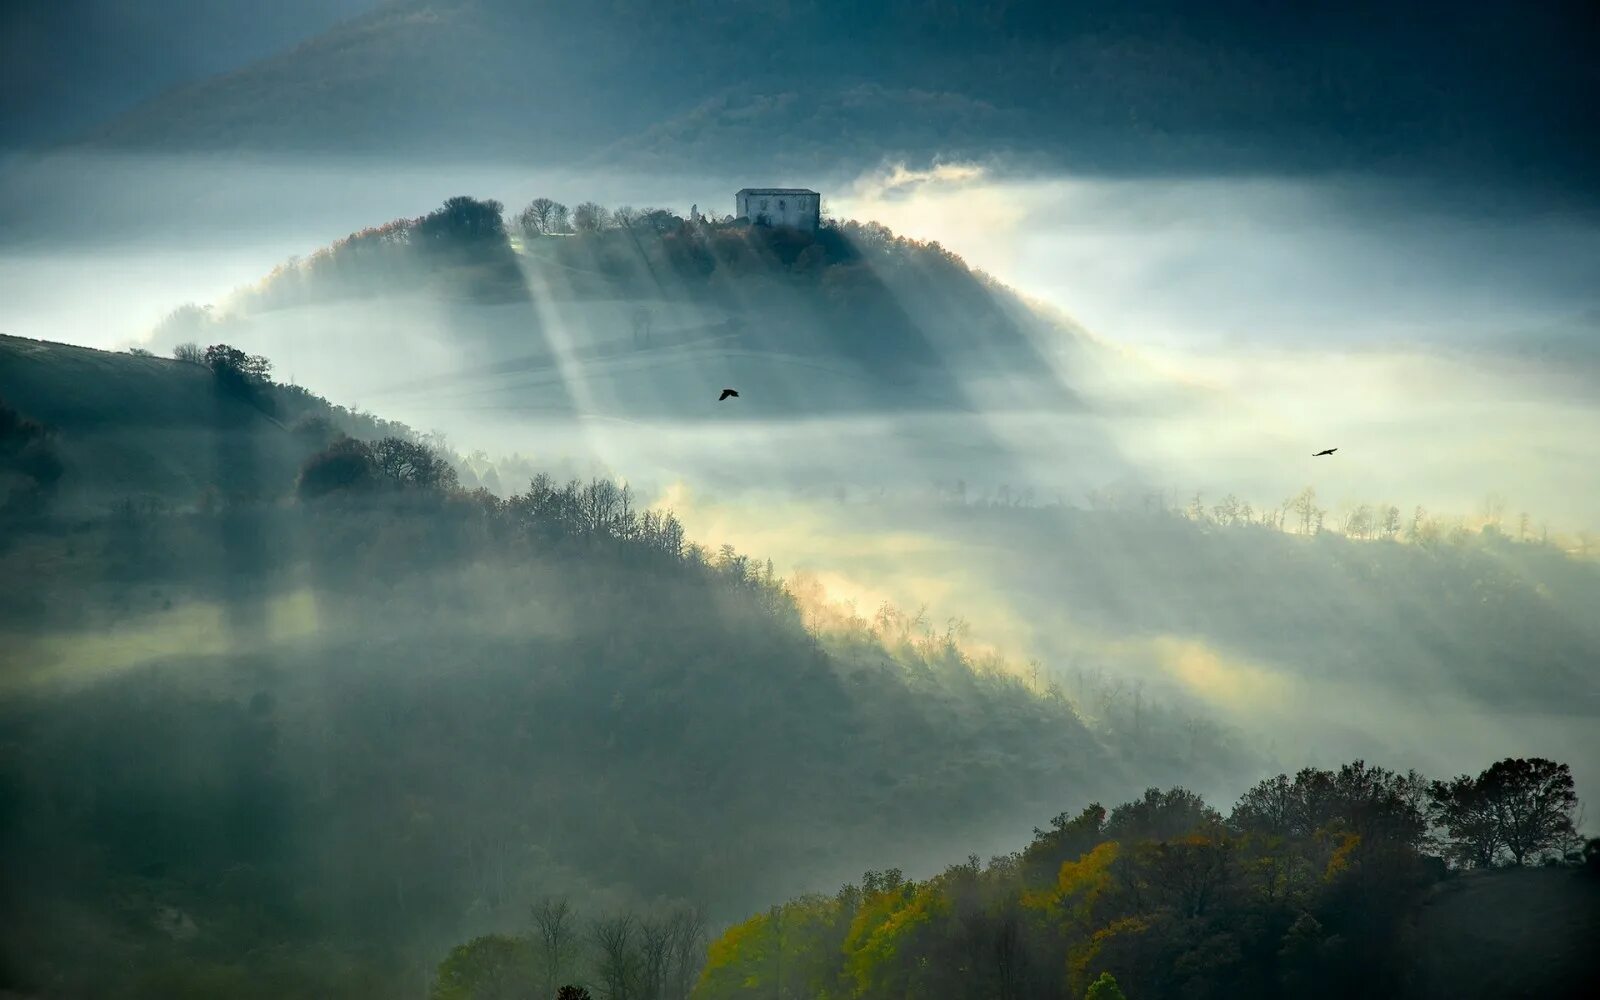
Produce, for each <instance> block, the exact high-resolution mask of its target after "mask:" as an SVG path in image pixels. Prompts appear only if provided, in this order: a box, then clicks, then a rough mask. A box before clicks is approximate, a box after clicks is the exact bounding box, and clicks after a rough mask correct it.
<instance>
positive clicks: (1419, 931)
mask: <svg viewBox="0 0 1600 1000" xmlns="http://www.w3.org/2000/svg"><path fill="white" fill-rule="evenodd" d="M1577 810H1578V805H1577V801H1576V798H1575V796H1574V794H1573V791H1572V777H1571V773H1570V771H1569V770H1568V768H1567V767H1566V765H1564V764H1558V763H1556V762H1553V761H1548V760H1542V759H1532V760H1522V759H1507V760H1502V761H1500V762H1498V763H1496V764H1494V765H1492V766H1491V767H1489V768H1488V769H1486V770H1485V771H1484V772H1483V773H1481V774H1478V775H1476V776H1469V775H1462V776H1460V777H1459V778H1456V779H1454V780H1452V781H1431V782H1430V781H1427V780H1426V779H1424V778H1422V777H1421V776H1420V775H1418V774H1416V773H1415V772H1410V773H1404V774H1401V773H1396V772H1394V771H1389V770H1386V769H1384V768H1382V767H1375V766H1372V765H1369V764H1367V763H1365V762H1363V761H1356V762H1354V763H1351V764H1347V765H1345V766H1343V767H1340V768H1338V769H1337V770H1321V769H1317V768H1305V769H1303V770H1300V771H1299V772H1297V773H1295V774H1294V775H1292V776H1290V775H1287V774H1280V775H1277V776H1276V777H1273V778H1269V779H1267V780H1265V781H1262V782H1260V783H1258V784H1256V785H1255V786H1254V787H1252V788H1250V789H1249V790H1248V791H1246V792H1245V793H1244V794H1243V795H1242V796H1241V797H1240V799H1239V801H1238V802H1237V804H1235V805H1234V807H1233V809H1232V811H1231V812H1230V813H1229V815H1228V816H1226V817H1224V816H1222V815H1221V814H1220V813H1218V812H1217V811H1216V810H1214V809H1213V808H1211V807H1210V806H1209V805H1207V804H1206V803H1205V801H1204V800H1203V799H1202V798H1200V797H1199V796H1197V795H1195V794H1193V793H1192V792H1189V791H1187V790H1186V789H1183V788H1172V789H1167V790H1160V789H1155V788H1151V789H1149V790H1147V791H1146V792H1145V794H1144V795H1143V796H1142V797H1141V798H1138V799H1135V800H1133V801H1130V802H1125V803H1123V804H1121V805H1118V806H1116V807H1114V808H1112V809H1111V810H1109V811H1108V810H1106V809H1105V808H1104V807H1102V806H1101V805H1100V804H1099V803H1091V804H1090V805H1088V806H1086V807H1084V808H1083V809H1082V810H1081V811H1080V812H1078V813H1076V814H1071V813H1062V814H1061V815H1059V816H1057V817H1056V818H1055V819H1053V820H1052V821H1051V823H1050V825H1049V827H1048V828H1047V829H1043V830H1036V831H1035V836H1034V839H1033V842H1032V843H1030V844H1029V845H1028V846H1027V847H1026V848H1025V849H1023V850H1022V851H1019V852H1016V853H1012V854H1008V855H1004V856H1000V857H995V858H992V859H991V860H990V861H989V862H988V863H987V864H982V863H980V862H979V859H978V858H977V857H976V856H973V857H970V858H969V859H968V860H967V862H966V863H965V864H958V865H952V866H950V867H949V868H947V869H946V870H945V871H944V872H943V873H942V874H940V875H936V876H934V877H932V878H929V879H925V880H921V881H917V880H913V879H907V878H905V877H904V875H903V874H902V872H901V871H899V870H898V869H891V870H888V871H870V872H868V873H867V874H866V875H865V876H863V877H862V879H861V880H860V881H859V882H857V883H851V884H847V885H845V886H844V887H843V888H841V889H840V890H839V891H838V892H837V893H834V894H832V895H808V896H802V897H799V898H797V899H794V900H791V901H789V902H787V903H783V904H781V905H778V906H773V907H772V908H771V909H770V910H768V911H767V912H765V913H761V914H758V915H756V916H754V917H751V918H750V919H748V920H746V921H745V922H743V923H740V924H737V925H735V926H733V927H731V928H729V929H728V930H727V931H726V932H724V933H723V935H722V936H721V937H720V938H719V939H718V940H717V941H715V942H714V943H713V944H712V946H711V950H710V957H709V960H708V963H707V966H706V969H705V971H704V974H703V975H702V978H701V980H700V984H699V987H698V989H697V990H696V991H695V994H694V995H695V997H696V998H700V1000H716V998H721V997H738V996H749V995H756V996H774V997H789V996H793V997H861V998H870V997H902V996H937V997H974V998H977V997H998V998H1009V997H1019V998H1020V997H1044V996H1049V997H1073V998H1076V997H1086V998H1088V1000H1108V998H1112V997H1129V998H1162V997H1193V998H1204V997H1256V996H1261V997H1276V996H1295V997H1349V996H1387V997H1403V996H1430V997H1431V996H1440V997H1443V996H1461V995H1464V992H1463V991H1471V994H1472V995H1516V996H1551V997H1554V996H1563V997H1564V996H1573V997H1576V996H1581V995H1584V992H1583V991H1584V990H1585V989H1586V988H1592V987H1593V986H1594V985H1596V984H1597V982H1600V969H1597V968H1596V966H1595V963H1594V961H1593V955H1592V954H1590V953H1589V951H1590V942H1591V941H1592V938H1593V935H1594V933H1595V932H1596V930H1597V929H1600V840H1591V841H1589V842H1588V843H1587V845H1584V844H1583V842H1582V841H1581V839H1580V838H1579V837H1577V835H1576V833H1575V830H1574V826H1573V817H1574V815H1576V813H1577ZM1540 864H1543V865H1545V866H1547V871H1545V872H1530V871H1527V870H1526V869H1527V868H1528V867H1529V866H1535V865H1540ZM1508 868H1509V870H1508ZM1486 880H1487V881H1486ZM1490 884H1494V885H1498V886H1501V887H1507V886H1516V887H1517V888H1519V889H1523V888H1530V889H1532V891H1533V893H1534V895H1535V896H1539V897H1543V901H1544V902H1545V904H1546V906H1545V907H1543V908H1533V909H1531V911H1530V910H1524V911H1521V912H1498V913H1494V912H1487V913H1485V912H1480V913H1476V914H1474V913H1471V912H1470V909H1471V907H1472V906H1474V905H1475V904H1476V903H1477V902H1479V901H1480V900H1478V899H1475V898H1474V897H1473V895H1471V893H1472V891H1473V890H1476V889H1481V888H1482V887H1483V886H1485V885H1490ZM1463 892H1466V893H1468V895H1466V896H1462V895H1461V894H1462V893H1463ZM1501 901H1502V903H1504V902H1505V899H1504V897H1502V900H1501ZM1518 903H1519V904H1521V905H1522V906H1526V903H1527V899H1526V897H1524V898H1523V899H1521V900H1518ZM1552 903H1553V906H1554V908H1553V909H1551V908H1550V906H1551V904H1552ZM1463 907H1466V908H1467V909H1468V910H1469V912H1468V913H1467V914H1465V915H1464V916H1465V921H1466V923H1467V924H1469V925H1470V924H1473V923H1476V924H1477V925H1478V926H1477V928H1476V930H1477V934H1476V935H1475V936H1474V935H1469V934H1461V933H1460V928H1449V925H1448V923H1447V922H1446V920H1445V919H1444V918H1445V916H1448V917H1450V918H1460V917H1462V916H1463V914H1461V913H1459V912H1455V913H1452V912H1451V911H1452V910H1454V911H1459V910H1461V909H1462V908H1463ZM1533 913H1540V914H1541V915H1543V916H1545V917H1547V918H1554V920H1557V921H1560V923H1559V924H1552V925H1548V926H1544V927H1541V928H1538V929H1536V930H1533V929H1525V928H1522V927H1517V926H1515V925H1516V924H1517V922H1518V921H1519V920H1526V919H1528V918H1529V917H1531V916H1532V915H1533ZM1441 925H1442V926H1441ZM1446 928H1449V929H1453V930H1455V931H1456V935H1457V936H1455V937H1454V938H1452V937H1451V935H1450V934H1449V933H1442V932H1441V931H1443V930H1445V929H1446ZM1529 931H1531V934H1533V935H1539V936H1543V937H1544V938H1545V940H1546V946H1545V947H1544V948H1537V947H1536V948H1535V949H1533V950H1530V951H1523V950H1521V949H1524V948H1526V947H1527V942H1528V938H1529V936H1530V933H1529ZM1469 941H1470V942H1473V943H1472V944H1469V943H1468V942H1469ZM1472 947H1477V948H1479V949H1481V951H1480V953H1478V954H1476V955H1474V954H1471V953H1469V952H1468V949H1470V948H1472ZM1533 951H1537V952H1538V953H1539V954H1540V956H1541V958H1542V959H1543V960H1542V961H1534V960H1532V957H1531V956H1532V953H1533ZM1474 976H1478V977H1480V978H1476V979H1474V978H1473V977H1474ZM611 995H616V994H615V993H613V994H611ZM639 995H646V994H639Z"/></svg>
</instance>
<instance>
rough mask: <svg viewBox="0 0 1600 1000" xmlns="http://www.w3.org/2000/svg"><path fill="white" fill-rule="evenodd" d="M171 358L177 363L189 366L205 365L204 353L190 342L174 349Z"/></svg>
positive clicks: (197, 345) (198, 346)
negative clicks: (185, 363) (177, 361)
mask: <svg viewBox="0 0 1600 1000" xmlns="http://www.w3.org/2000/svg"><path fill="white" fill-rule="evenodd" d="M172 356H173V357H174V358H176V359H178V360H179V361H187V362H188V363H189V364H191V365H203V364H205V363H206V356H205V352H204V351H202V350H201V349H200V345H199V344H196V343H195V342H194V341H192V340H191V341H188V342H186V343H182V344H179V345H178V346H177V347H174V348H173V349H172Z"/></svg>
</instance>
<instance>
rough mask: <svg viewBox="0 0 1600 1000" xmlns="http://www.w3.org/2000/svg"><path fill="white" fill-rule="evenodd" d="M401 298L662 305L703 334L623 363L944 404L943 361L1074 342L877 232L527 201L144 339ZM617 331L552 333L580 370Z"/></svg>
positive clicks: (381, 238)
mask: <svg viewBox="0 0 1600 1000" xmlns="http://www.w3.org/2000/svg"><path fill="white" fill-rule="evenodd" d="M416 294H425V295H430V296H439V297H443V298H445V299H448V300H452V301H457V302H464V303H471V304H477V305H496V304H506V303H514V302H535V301H614V300H622V301H637V302H641V303H662V302H673V303H678V304H681V305H683V306H686V307H693V308H694V309H696V310H698V311H699V312H700V314H701V315H702V317H703V321H702V322H700V323H699V324H698V325H692V326H690V327H686V328H683V329H675V330H672V331H670V332H669V331H666V330H658V331H653V332H649V333H648V334H647V335H646V336H645V337H643V338H642V339H639V338H637V337H636V340H635V343H634V345H633V346H634V348H635V349H654V348H661V347H668V346H673V345H681V344H688V343H694V342H699V341H701V340H707V339H720V340H724V341H728V340H730V338H731V341H730V342H731V343H732V344H734V345H735V346H737V345H742V346H745V347H754V348H758V349H762V350H770V351H781V352H798V353H801V354H821V355H824V356H827V357H830V358H834V359H841V360H845V361H848V362H851V363H854V364H861V365H864V366H865V367H866V368H867V369H868V370H869V371H871V372H873V373H875V376H876V377H878V378H879V379H880V380H884V381H885V385H884V386H883V387H882V388H884V389H885V390H887V389H890V388H893V387H894V386H895V385H896V384H897V383H898V381H899V380H903V379H904V378H905V371H906V370H907V369H908V368H909V369H910V370H913V371H924V372H925V374H924V375H923V376H922V377H923V378H924V379H925V380H926V379H928V378H930V377H931V375H930V374H927V373H941V372H942V373H943V377H944V378H945V380H946V381H949V382H951V384H950V385H945V386H943V388H942V389H939V391H943V392H945V393H946V394H950V395H951V398H958V397H959V387H958V386H957V385H956V384H955V382H956V381H957V379H956V377H955V375H954V373H953V372H950V371H945V369H947V368H949V367H951V366H953V365H955V364H957V360H956V359H960V362H959V363H960V364H961V365H963V366H965V368H966V369H969V370H970V371H969V372H968V373H969V374H970V373H971V371H979V370H984V369H986V368H989V367H992V366H999V367H1001V368H1003V369H1004V370H1007V371H1013V372H1016V373H1018V374H1025V375H1026V376H1027V377H1028V378H1030V379H1040V377H1041V373H1042V372H1044V371H1045V370H1046V366H1045V365H1044V364H1043V362H1042V360H1041V358H1040V356H1039V353H1038V351H1039V348H1038V347H1037V346H1036V344H1035V340H1036V339H1037V338H1039V337H1041V336H1043V335H1044V333H1043V331H1045V330H1046V328H1047V327H1048V328H1049V329H1050V330H1052V331H1053V334H1052V336H1053V337H1054V338H1055V339H1057V340H1060V339H1062V338H1064V340H1065V342H1066V344H1067V346H1070V342H1071V341H1072V340H1073V334H1072V331H1070V330H1065V329H1064V328H1057V327H1055V326H1051V324H1049V323H1046V322H1044V321H1043V320H1041V319H1040V318H1039V317H1038V316H1036V315H1034V314H1033V313H1032V312H1030V310H1028V309H1027V307H1026V306H1024V305H1023V304H1022V303H1021V302H1020V300H1017V299H1016V298H1015V296H1014V295H1012V294H1011V293H1010V292H1009V291H1007V290H1005V289H1003V288H1002V287H1000V286H999V285H998V284H996V283H995V282H993V281H992V280H991V279H990V278H988V277H987V276H985V275H982V274H979V273H975V272H973V271H971V270H969V269H968V267H967V266H966V264H965V263H964V262H963V261H962V260H961V259H960V258H959V257H957V256H956V255H954V254H952V253H950V252H949V251H948V250H946V249H944V248H943V247H941V246H939V244H937V243H924V242H919V241H915V240H910V239H906V238H904V237H898V236H896V235H895V234H893V233H892V232H890V231H889V230H888V229H887V228H886V227H884V226H882V225H879V224H877V223H858V222H852V221H829V222H827V223H826V224H824V225H823V226H822V227H821V229H819V230H818V231H816V232H814V233H812V232H800V231H797V230H792V229H785V228H781V227H777V228H774V227H767V226H761V225H751V224H750V223H748V222H747V221H744V220H734V219H731V218H727V217H724V218H720V219H716V218H710V217H707V216H705V215H702V214H699V213H698V212H691V213H690V214H689V216H688V217H684V216H680V215H678V214H676V213H673V212H671V211H668V210H665V209H659V208H644V209H635V208H632V207H630V206H627V205H623V206H618V207H615V208H607V207H605V206H602V205H599V204H597V203H594V202H582V203H579V204H577V205H575V206H573V207H571V208H568V206H566V205H564V204H561V203H559V202H556V201H555V200H553V199H550V198H536V199H534V200H533V201H532V202H531V203H530V204H529V205H528V206H527V207H526V208H525V209H523V210H522V211H521V212H520V213H518V215H517V217H516V219H515V220H513V222H512V224H511V225H510V226H507V224H506V222H505V220H504V217H503V210H502V208H501V205H500V203H499V202H495V201H492V200H479V199H474V198H470V197H466V196H460V197H455V198H451V199H450V200H449V201H447V202H446V203H445V205H444V206H443V207H441V208H440V209H438V210H436V211H434V212H432V213H430V214H429V215H427V216H423V217H420V218H416V219H401V220H395V221H394V222H390V223H387V224H385V225H383V226H379V227H375V228H371V229H366V230H362V231H361V232H358V233H354V234H352V235H350V236H348V237H346V238H345V239H342V240H339V241H337V242H336V243H334V244H333V245H331V246H329V247H326V248H323V249H321V250H318V251H316V252H315V253H314V254H312V255H311V256H310V257H308V258H305V259H303V260H301V259H295V260H291V261H289V262H288V263H286V264H284V265H282V266H280V267H279V268H278V269H277V270H275V271H274V272H273V273H272V274H271V275H269V276H268V277H267V278H266V279H264V280H263V281H262V282H261V283H260V284H259V285H257V286H255V287H252V288H248V289H243V290H241V291H239V292H237V293H235V295H234V296H233V297H232V298H231V299H230V300H228V301H227V302H226V303H225V304H223V305H222V306H221V307H219V308H217V309H212V310H205V309H200V308H199V307H186V308H185V309H184V310H182V311H180V312H177V313H174V314H173V316H172V317H170V318H169V319H168V320H167V321H166V322H164V323H163V324H162V325H161V326H160V327H159V328H158V329H157V331H156V337H157V338H158V339H160V340H163V341H164V340H169V339H176V338H183V339H190V338H201V337H204V338H207V339H223V338H226V337H227V336H228V335H229V325H230V323H232V322H235V321H236V320H237V319H239V318H240V317H248V316H252V315H263V314H265V313H266V312H268V311H270V310H278V309H288V308H295V307H300V306H307V305H311V304H316V303H324V304H326V303H335V302H344V303H357V302H360V301H361V300H374V299H380V298H404V297H406V296H412V295H416ZM452 322H453V323H455V324H458V327H459V328H453V331H454V333H455V335H456V337H457V338H458V339H459V340H460V341H461V342H462V344H463V345H464V346H469V347H472V348H474V349H477V348H479V347H481V346H486V345H481V344H480V343H479V341H480V339H481V338H482V337H483V336H488V335H489V334H487V333H482V334H480V333H479V332H477V331H476V328H475V327H474V326H473V325H472V324H473V321H472V320H471V319H470V318H468V317H467V316H465V315H464V314H463V315H457V316H456V317H455V318H454V319H453V320H452ZM545 322H546V320H545V319H544V318H543V317H542V316H541V314H540V311H539V310H537V309H535V310H531V311H530V314H529V316H528V317H527V324H528V326H529V328H530V330H525V331H523V332H522V335H521V337H520V338H519V340H518V342H517V343H516V344H514V345H513V344H501V345H499V346H500V347H501V348H502V349H503V353H504V352H511V354H513V355H514V354H516V352H520V353H521V354H527V353H528V352H529V351H530V350H531V349H533V348H535V347H537V346H538V345H540V344H542V343H543V337H544V335H543V334H542V332H541V331H542V328H543V324H544V323H545ZM197 328H198V329H201V330H206V329H209V331H210V332H209V333H197V332H196V330H197ZM618 332H619V331H616V330H610V329H605V328H589V327H587V326H579V327H577V328H575V329H568V330H565V331H564V333H565V335H566V336H569V337H571V338H573V339H574V342H573V343H572V344H571V345H569V347H568V349H569V350H575V351H577V352H579V354H578V356H580V357H582V356H584V355H583V354H582V352H583V351H586V350H589V349H591V347H592V346H594V345H597V344H603V343H605V342H607V341H608V340H609V339H611V338H614V337H615V335H616V334H617V333H618ZM635 333H636V334H637V331H635ZM502 336H503V335H502ZM530 337H531V341H530ZM513 348H515V351H513ZM490 353H491V354H493V352H492V351H491V352H490ZM888 376H894V377H892V378H889V377H888ZM939 386H940V383H938V382H933V383H931V385H930V389H938V387H939ZM1046 388H1051V391H1052V392H1053V393H1054V394H1055V395H1056V396H1061V397H1062V399H1066V398H1069V397H1070V393H1065V391H1064V390H1063V389H1062V388H1061V387H1060V386H1059V385H1054V384H1053V383H1051V384H1050V386H1046V384H1045V381H1041V382H1040V386H1039V390H1040V391H1044V390H1045V389H1046Z"/></svg>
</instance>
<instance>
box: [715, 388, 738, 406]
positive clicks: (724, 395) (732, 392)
mask: <svg viewBox="0 0 1600 1000" xmlns="http://www.w3.org/2000/svg"><path fill="white" fill-rule="evenodd" d="M737 395H739V390H738V389H724V390H722V395H720V396H718V397H717V402H719V403H720V402H722V401H723V400H724V399H727V398H728V397H729V396H737Z"/></svg>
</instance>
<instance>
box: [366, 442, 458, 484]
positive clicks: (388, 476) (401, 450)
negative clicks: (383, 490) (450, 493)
mask: <svg viewBox="0 0 1600 1000" xmlns="http://www.w3.org/2000/svg"><path fill="white" fill-rule="evenodd" d="M372 463H373V468H374V470H375V471H376V472H377V474H378V476H379V478H380V479H383V480H387V481H388V483H389V484H390V485H393V486H400V487H412V488H417V489H428V490H433V489H439V490H449V489H454V488H455V485H456V479H457V476H456V470H455V468H454V467H453V466H451V464H450V463H449V462H447V461H445V460H444V459H443V458H441V457H440V456H439V455H437V454H435V453H434V452H433V450H432V449H431V448H429V447H428V446H427V445H425V444H422V443H420V442H417V441H408V440H406V439H405V438H399V437H386V438H383V439H382V440H380V441H377V442H375V443H374V444H373V445H372Z"/></svg>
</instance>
